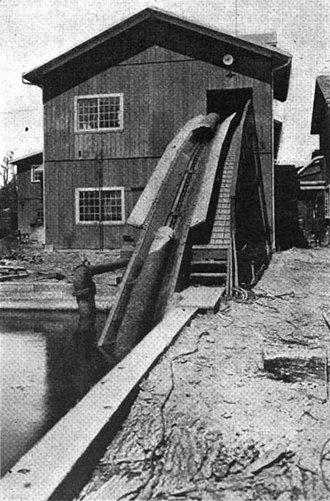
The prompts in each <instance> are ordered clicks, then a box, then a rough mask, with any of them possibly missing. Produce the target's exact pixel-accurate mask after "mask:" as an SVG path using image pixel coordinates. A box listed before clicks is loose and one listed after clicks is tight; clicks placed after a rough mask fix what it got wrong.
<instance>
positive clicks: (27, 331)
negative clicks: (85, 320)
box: [0, 312, 108, 475]
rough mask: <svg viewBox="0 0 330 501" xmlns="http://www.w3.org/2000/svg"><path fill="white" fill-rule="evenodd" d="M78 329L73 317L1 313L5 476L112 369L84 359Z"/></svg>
mask: <svg viewBox="0 0 330 501" xmlns="http://www.w3.org/2000/svg"><path fill="white" fill-rule="evenodd" d="M104 322H105V316H104V315H98V317H97V322H96V329H97V331H98V332H100V331H101V329H102V326H103V325H104ZM77 325H78V314H74V313H61V314H59V313H46V312H28V313H26V312H24V313H23V312H20V313H10V312H0V347H1V428H2V430H1V475H3V474H4V473H5V472H6V471H8V469H9V468H10V467H11V466H12V465H13V464H15V463H16V461H17V460H18V459H19V458H20V457H21V456H22V455H23V454H25V452H27V451H28V450H29V449H30V448H31V447H32V446H33V445H34V444H35V443H36V442H37V441H38V440H39V438H41V437H42V436H43V435H44V434H45V432H46V431H47V430H48V429H49V428H50V427H51V426H53V425H54V424H55V422H56V421H57V420H58V419H59V418H60V417H62V416H63V415H64V414H65V413H66V412H67V411H68V410H69V409H70V408H71V407H73V406H74V405H75V404H76V402H77V401H78V400H80V398H81V397H82V396H83V395H84V394H85V393H86V392H87V391H88V389H89V388H90V386H91V384H92V383H94V382H95V380H96V379H98V377H101V376H102V375H103V374H104V373H105V372H106V370H107V369H108V367H105V361H104V360H101V358H102V357H101V356H100V355H99V354H96V353H95V354H94V355H93V356H91V355H90V356H89V359H88V360H87V359H86V356H85V354H84V352H83V351H82V350H80V349H79V339H77V334H75V331H76V328H77Z"/></svg>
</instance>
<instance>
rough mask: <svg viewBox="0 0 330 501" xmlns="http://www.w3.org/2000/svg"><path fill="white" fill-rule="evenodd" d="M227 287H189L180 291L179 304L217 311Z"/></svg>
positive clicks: (199, 309)
mask: <svg viewBox="0 0 330 501" xmlns="http://www.w3.org/2000/svg"><path fill="white" fill-rule="evenodd" d="M224 291H225V287H205V286H198V287H193V286H191V287H188V288H187V289H185V290H184V291H182V292H180V301H179V306H181V307H190V308H192V307H194V308H198V311H207V312H212V313H214V312H216V311H217V309H218V307H219V305H220V301H221V296H222V294H223V293H224Z"/></svg>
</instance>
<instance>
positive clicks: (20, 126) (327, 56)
mask: <svg viewBox="0 0 330 501" xmlns="http://www.w3.org/2000/svg"><path fill="white" fill-rule="evenodd" d="M148 6H155V7H158V8H161V9H164V10H167V11H168V12H172V13H174V14H176V15H179V16H180V15H182V16H184V17H185V18H187V19H191V20H192V21H197V22H199V23H202V24H206V25H209V26H211V27H213V28H216V29H218V30H219V31H225V32H228V33H231V34H235V31H236V30H237V32H238V35H239V34H240V33H241V34H245V33H262V32H269V31H276V32H277V35H278V42H279V47H281V48H283V49H285V50H286V51H288V52H290V53H291V54H292V55H293V70H292V75H291V82H290V90H289V97H288V100H287V101H286V103H284V104H280V105H276V107H275V108H276V117H277V118H279V119H281V120H283V122H284V131H283V136H282V144H281V149H280V158H279V159H280V162H281V163H295V164H303V163H304V162H306V161H308V159H309V158H310V156H311V152H312V151H313V149H315V148H317V146H318V139H317V137H315V136H314V137H313V136H311V135H310V124H311V113H312V102H313V95H314V87H315V78H316V76H317V75H319V74H325V73H330V0H314V1H313V0H207V1H206V0H154V1H152V2H147V1H144V0H0V16H1V42H0V43H1V45H2V46H3V47H1V52H0V71H1V87H2V91H1V92H0V155H1V157H2V156H3V154H4V153H5V152H6V151H7V150H13V151H14V153H15V156H16V157H19V156H22V155H25V154H26V153H29V152H31V151H35V150H38V149H42V100H41V90H40V89H39V88H37V87H34V86H28V85H24V84H23V83H22V79H21V77H22V73H23V72H25V71H29V70H31V69H32V68H34V67H37V66H40V65H41V64H42V63H44V62H46V61H48V60H50V59H53V58H54V57H56V56H58V55H59V54H61V53H63V52H65V51H66V50H68V49H69V48H71V47H73V46H75V45H76V44H78V43H81V42H83V41H85V40H88V39H89V38H90V37H92V36H94V35H96V34H98V33H99V32H101V31H103V30H105V29H107V28H108V27H109V26H111V25H113V24H115V23H117V22H119V21H120V20H122V19H123V18H126V17H128V16H130V15H132V14H134V13H136V12H138V11H139V10H141V9H143V8H145V7H148ZM235 12H237V16H235Z"/></svg>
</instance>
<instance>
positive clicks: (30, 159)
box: [10, 150, 43, 165]
mask: <svg viewBox="0 0 330 501" xmlns="http://www.w3.org/2000/svg"><path fill="white" fill-rule="evenodd" d="M42 159H43V151H42V150H38V151H33V152H31V153H27V154H26V155H23V156H21V157H18V158H14V159H13V160H12V161H11V162H10V163H11V164H13V165H21V164H23V163H29V164H31V165H33V164H34V163H36V164H38V163H41V162H42Z"/></svg>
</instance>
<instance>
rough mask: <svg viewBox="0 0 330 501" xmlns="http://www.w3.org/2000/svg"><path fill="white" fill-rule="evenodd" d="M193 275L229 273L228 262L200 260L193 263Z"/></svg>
mask: <svg viewBox="0 0 330 501" xmlns="http://www.w3.org/2000/svg"><path fill="white" fill-rule="evenodd" d="M191 271H192V273H213V272H214V273H218V272H225V271H227V260H225V259H224V260H215V259H208V260H199V261H192V262H191Z"/></svg>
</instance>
